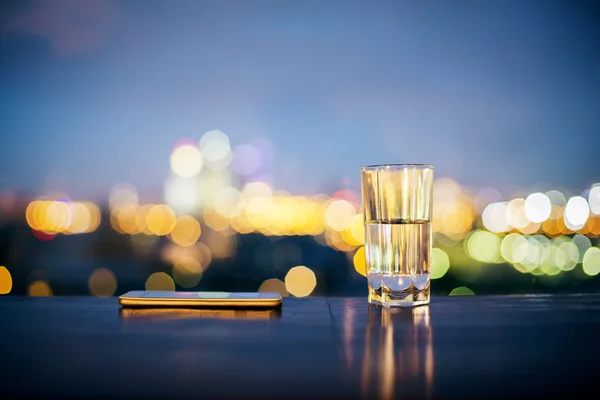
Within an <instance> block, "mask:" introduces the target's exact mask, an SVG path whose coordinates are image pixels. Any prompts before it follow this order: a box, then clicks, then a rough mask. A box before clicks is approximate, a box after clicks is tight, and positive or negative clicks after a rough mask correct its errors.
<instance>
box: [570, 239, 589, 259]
mask: <svg viewBox="0 0 600 400" xmlns="http://www.w3.org/2000/svg"><path fill="white" fill-rule="evenodd" d="M571 243H573V244H574V245H575V246H577V250H578V251H579V260H578V262H583V255H584V254H585V252H586V251H587V250H588V249H589V248H590V247H592V241H591V240H590V239H588V238H587V237H586V236H583V235H575V236H573V239H571Z"/></svg>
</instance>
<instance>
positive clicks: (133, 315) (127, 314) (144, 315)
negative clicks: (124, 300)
mask: <svg viewBox="0 0 600 400" xmlns="http://www.w3.org/2000/svg"><path fill="white" fill-rule="evenodd" d="M119 315H120V316H121V319H122V320H123V321H125V322H136V321H165V320H179V319H230V320H268V319H275V318H279V317H280V316H281V310H280V309H278V308H277V309H270V310H260V309H258V310H249V309H244V310H240V309H214V308H213V309H199V308H127V307H122V308H120V309H119Z"/></svg>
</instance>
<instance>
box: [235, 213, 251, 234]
mask: <svg viewBox="0 0 600 400" xmlns="http://www.w3.org/2000/svg"><path fill="white" fill-rule="evenodd" d="M230 223H231V227H232V228H233V230H234V231H236V232H238V233H241V234H242V235H244V234H247V233H252V232H254V227H253V226H252V225H251V224H250V223H249V222H248V220H247V219H246V217H245V216H244V215H243V214H242V215H239V216H237V217H235V218H231V221H230Z"/></svg>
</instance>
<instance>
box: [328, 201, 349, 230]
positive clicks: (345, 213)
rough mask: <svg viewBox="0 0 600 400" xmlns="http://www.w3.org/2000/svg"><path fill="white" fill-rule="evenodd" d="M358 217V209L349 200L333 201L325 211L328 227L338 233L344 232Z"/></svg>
mask: <svg viewBox="0 0 600 400" xmlns="http://www.w3.org/2000/svg"><path fill="white" fill-rule="evenodd" d="M355 215H356V209H355V208H354V206H353V205H352V203H350V202H349V201H347V200H341V199H337V200H333V201H331V202H330V203H329V205H328V206H327V209H326V210H325V221H326V222H327V225H328V226H329V227H330V228H331V229H333V230H336V231H338V232H339V231H343V230H345V229H347V228H348V227H349V226H350V223H351V222H352V220H353V218H354V216H355Z"/></svg>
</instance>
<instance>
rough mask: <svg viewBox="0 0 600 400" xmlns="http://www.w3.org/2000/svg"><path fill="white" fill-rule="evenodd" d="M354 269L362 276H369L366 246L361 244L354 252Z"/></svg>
mask: <svg viewBox="0 0 600 400" xmlns="http://www.w3.org/2000/svg"><path fill="white" fill-rule="evenodd" d="M352 262H353V264H354V269H355V270H356V272H358V273H359V274H361V275H362V276H367V260H366V255H365V246H361V247H359V248H358V250H356V252H355V253H354V257H353V258H352Z"/></svg>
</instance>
